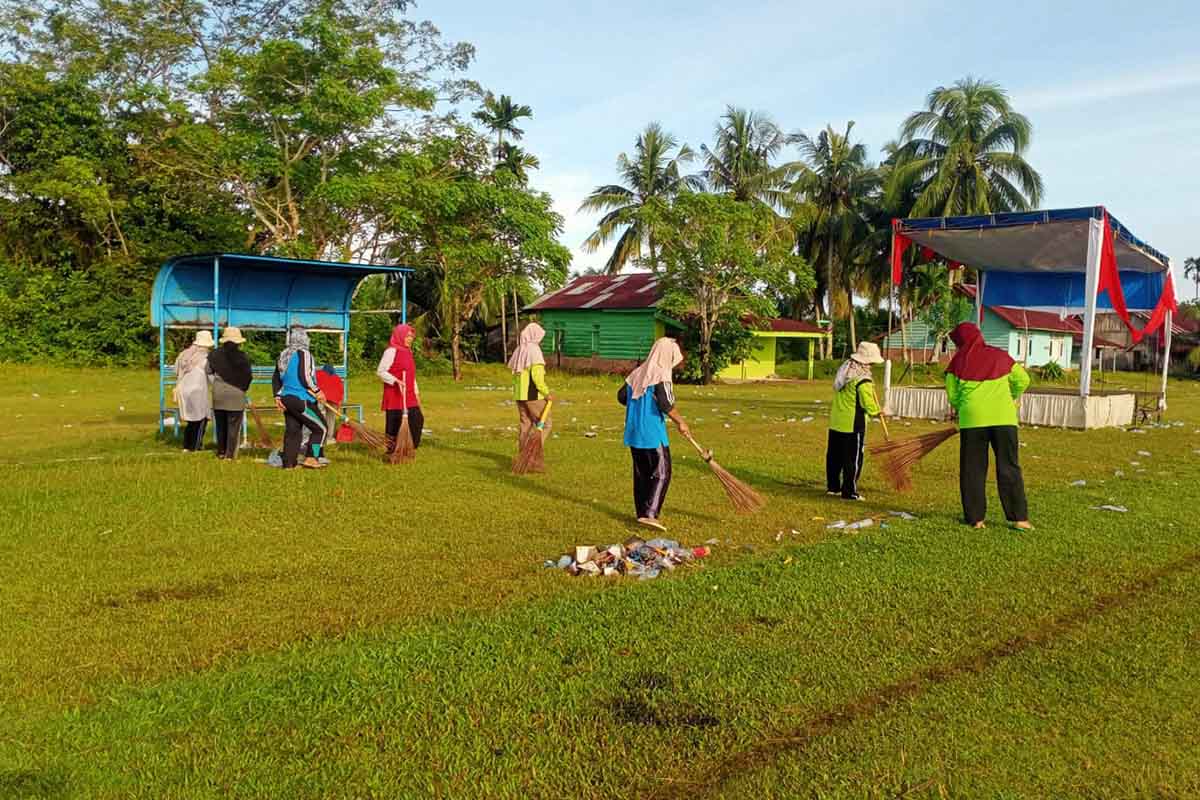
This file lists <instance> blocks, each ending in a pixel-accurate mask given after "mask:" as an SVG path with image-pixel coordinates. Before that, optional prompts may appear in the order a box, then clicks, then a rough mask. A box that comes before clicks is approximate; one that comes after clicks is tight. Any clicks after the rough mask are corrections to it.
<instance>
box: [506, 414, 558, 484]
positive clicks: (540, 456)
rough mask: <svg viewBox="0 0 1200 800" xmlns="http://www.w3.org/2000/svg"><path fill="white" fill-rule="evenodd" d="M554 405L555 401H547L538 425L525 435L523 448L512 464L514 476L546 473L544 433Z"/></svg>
mask: <svg viewBox="0 0 1200 800" xmlns="http://www.w3.org/2000/svg"><path fill="white" fill-rule="evenodd" d="M553 403H554V401H552V400H547V401H546V407H545V408H543V409H542V414H541V416H540V417H538V421H537V424H536V425H534V426H533V428H532V429H530V431H529V433H528V434H526V435H525V441H524V442H522V443H521V448H520V449H519V450H518V451H517V455H516V457H515V458H514V459H513V462H512V474H513V475H524V474H526V473H528V472H545V471H546V459H545V447H544V443H543V442H542V433H543V431H545V430H546V420H547V419H549V418H550V406H551V405H553Z"/></svg>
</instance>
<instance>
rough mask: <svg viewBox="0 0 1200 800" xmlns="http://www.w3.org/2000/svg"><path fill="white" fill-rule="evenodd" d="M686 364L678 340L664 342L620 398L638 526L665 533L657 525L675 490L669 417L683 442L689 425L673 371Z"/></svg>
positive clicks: (632, 375)
mask: <svg viewBox="0 0 1200 800" xmlns="http://www.w3.org/2000/svg"><path fill="white" fill-rule="evenodd" d="M681 361H683V353H682V352H681V351H680V350H679V345H678V344H676V342H675V340H674V339H668V338H666V337H663V338H662V339H659V340H658V341H656V342H655V343H654V346H653V347H651V348H650V355H648V356H646V360H645V361H643V362H642V363H641V365H640V366H638V368H637V369H635V370H634V371H633V372H631V373H629V377H627V378H626V379H625V383H624V384H622V385H621V389H620V391H618V392H617V402H619V403H620V404H621V405H623V406H625V446H626V447H628V448H629V452H630V454H631V455H632V456H633V505H634V509H635V510H636V511H637V521H638V522H640V523H641V524H642V525H645V526H647V527H650V528H654V529H655V530H660V531H665V530H666V526H664V525H663V524H662V522H660V521H659V514H660V513H661V512H662V506H663V501H664V500H665V499H666V497H667V487H669V486H670V485H671V446H670V442H669V441H668V440H667V423H666V420H667V418H668V417H669V418H670V419H671V421H673V422H674V423H675V425H676V426H677V427H678V428H679V432H680V433H681V434H683V435H684V436H687V435H688V424H687V423H686V422H684V421H683V417H681V416H679V411H678V410H677V409H676V408H675V392H674V391H673V389H672V382H671V371H672V370H673V369H675V367H677V366H678V365H679V363H680V362H681Z"/></svg>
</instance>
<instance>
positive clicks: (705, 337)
mask: <svg viewBox="0 0 1200 800" xmlns="http://www.w3.org/2000/svg"><path fill="white" fill-rule="evenodd" d="M700 382H701V383H702V384H704V385H705V386H707V385H708V384H710V383H712V325H710V324H709V323H708V321H707V320H706V319H705V318H704V317H703V316H702V317H701V318H700Z"/></svg>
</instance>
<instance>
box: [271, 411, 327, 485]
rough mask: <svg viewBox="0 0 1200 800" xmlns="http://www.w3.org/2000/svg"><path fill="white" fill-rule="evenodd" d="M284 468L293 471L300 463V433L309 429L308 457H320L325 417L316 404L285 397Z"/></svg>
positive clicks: (323, 439) (323, 442) (323, 438)
mask: <svg viewBox="0 0 1200 800" xmlns="http://www.w3.org/2000/svg"><path fill="white" fill-rule="evenodd" d="M280 399H281V400H282V401H283V407H284V412H283V468H284V469H291V468H292V467H294V466H296V464H297V463H298V462H299V461H300V435H301V434H300V432H301V431H302V430H303V429H304V428H308V433H309V439H308V449H307V451H306V452H305V455H306V456H311V457H319V456H320V455H321V446H322V445H323V444H325V417H324V416H323V415H322V414H321V409H320V408H318V407H317V404H316V403H311V402H310V403H306V402H304V400H302V399H300V398H299V397H293V396H291V395H286V394H285V395H283V396H282V397H281V398H280Z"/></svg>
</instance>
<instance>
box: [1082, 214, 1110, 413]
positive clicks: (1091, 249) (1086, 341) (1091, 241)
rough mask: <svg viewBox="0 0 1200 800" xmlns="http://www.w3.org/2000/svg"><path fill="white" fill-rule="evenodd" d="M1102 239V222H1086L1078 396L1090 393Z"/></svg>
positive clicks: (1096, 220)
mask: <svg viewBox="0 0 1200 800" xmlns="http://www.w3.org/2000/svg"><path fill="white" fill-rule="evenodd" d="M1103 238H1104V221H1103V220H1098V219H1093V220H1089V222H1088V246H1087V262H1086V268H1087V272H1086V278H1085V279H1084V313H1083V352H1082V353H1080V354H1079V396H1080V397H1087V396H1088V395H1089V394H1090V393H1091V391H1092V354H1093V351H1094V350H1095V349H1096V345H1095V342H1096V293H1097V288H1098V286H1099V284H1100V249H1101V245H1102V244H1103Z"/></svg>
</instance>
